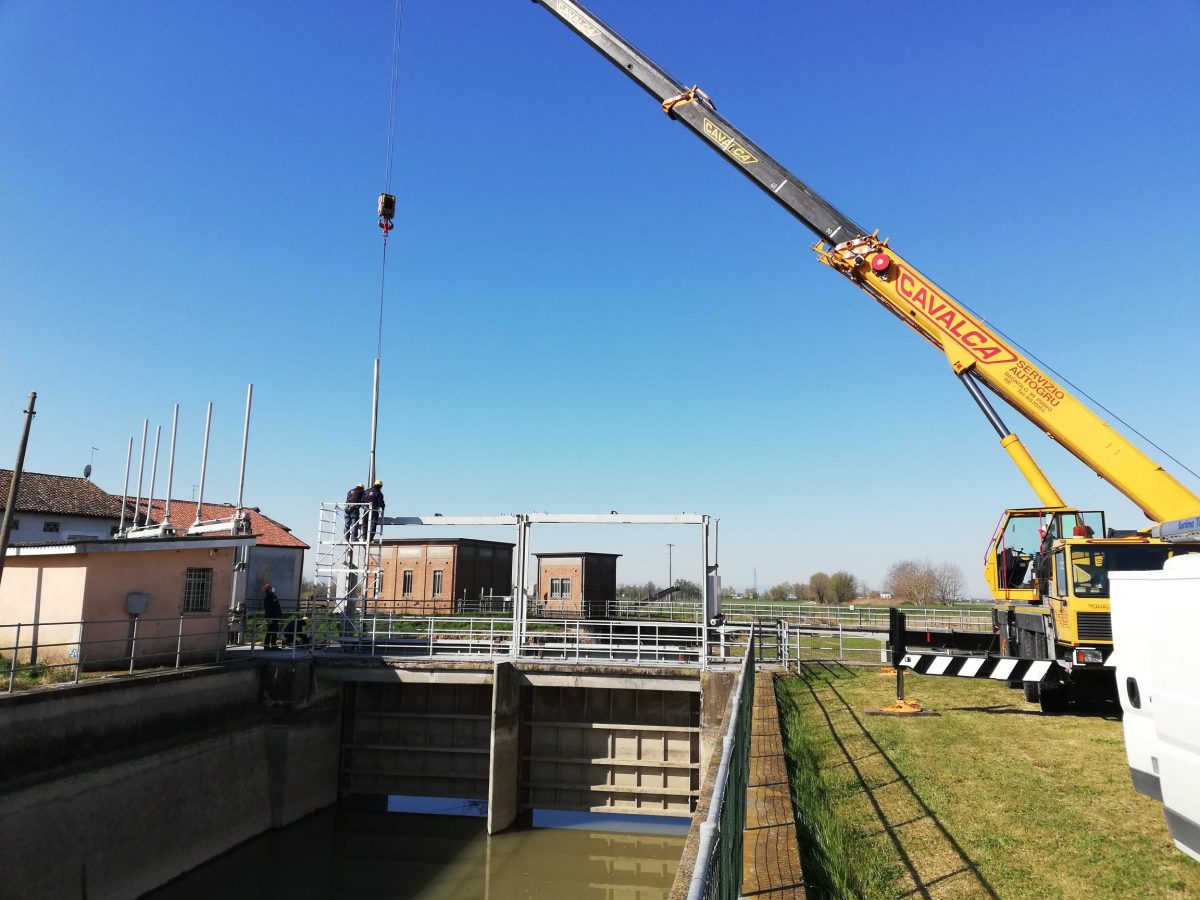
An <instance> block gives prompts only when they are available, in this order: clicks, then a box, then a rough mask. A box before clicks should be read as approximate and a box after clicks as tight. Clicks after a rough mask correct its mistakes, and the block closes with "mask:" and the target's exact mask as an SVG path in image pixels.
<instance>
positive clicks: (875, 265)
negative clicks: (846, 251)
mask: <svg viewBox="0 0 1200 900" xmlns="http://www.w3.org/2000/svg"><path fill="white" fill-rule="evenodd" d="M891 264H892V258H891V257H890V256H888V255H887V254H886V253H876V254H875V255H874V256H872V257H871V268H872V269H874V270H875V271H876V272H879V273H883V272H886V271H887V270H888V267H889V266H891Z"/></svg>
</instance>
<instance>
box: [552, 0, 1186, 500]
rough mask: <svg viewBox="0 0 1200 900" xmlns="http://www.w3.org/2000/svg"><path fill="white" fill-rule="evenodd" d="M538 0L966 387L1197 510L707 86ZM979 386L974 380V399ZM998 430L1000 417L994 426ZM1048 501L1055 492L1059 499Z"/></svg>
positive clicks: (1014, 443) (1125, 485) (1024, 456)
mask: <svg viewBox="0 0 1200 900" xmlns="http://www.w3.org/2000/svg"><path fill="white" fill-rule="evenodd" d="M533 2H534V3H537V4H539V5H540V6H543V7H545V8H546V10H548V11H549V12H550V13H551V14H553V15H554V16H555V17H556V18H557V19H559V20H560V21H561V22H563V23H564V24H565V25H567V27H569V28H570V29H572V30H573V31H574V32H575V33H576V34H578V35H579V36H580V37H581V38H583V39H584V40H585V41H587V42H588V43H589V44H591V45H592V46H593V47H594V48H595V49H596V50H598V51H599V52H600V53H601V54H602V55H604V56H605V57H607V58H608V59H609V60H610V61H611V62H612V63H613V64H614V65H615V66H617V68H619V69H620V70H621V71H623V72H624V73H625V74H626V75H628V76H629V77H630V78H632V79H633V80H634V81H635V82H637V83H638V84H639V85H641V86H642V87H643V88H644V89H645V90H646V91H647V92H648V93H650V94H651V95H652V96H653V97H654V98H655V99H656V100H658V101H659V102H660V103H661V104H662V107H663V110H664V111H665V112H666V113H667V114H668V115H669V116H670V117H671V118H673V119H677V120H679V121H680V122H682V123H683V124H684V125H686V126H687V127H688V129H689V130H691V131H692V132H693V133H694V134H695V135H696V136H697V137H699V138H701V139H702V140H703V141H704V142H705V143H707V144H708V145H709V146H710V147H712V148H713V149H714V150H716V151H717V152H718V153H719V154H720V155H721V156H722V157H724V158H725V159H726V160H727V161H728V162H729V163H730V164H731V165H733V166H734V167H735V168H736V169H737V170H738V171H739V172H741V173H742V174H743V175H745V176H746V177H747V178H749V179H750V180H751V181H753V182H754V183H755V184H757V185H758V186H759V187H760V188H762V190H764V191H765V192H766V193H767V194H768V195H769V196H770V197H771V198H772V199H774V200H775V201H776V202H777V203H779V204H780V205H781V206H783V207H784V208H785V209H786V210H787V211H788V212H790V213H791V214H792V215H793V216H795V217H796V218H797V219H799V220H800V222H801V223H802V224H804V225H805V226H806V227H807V228H809V229H810V230H811V231H812V232H813V233H814V234H816V235H817V237H818V239H819V243H818V244H817V245H816V247H815V249H816V251H817V255H818V258H819V259H820V261H821V262H823V263H824V264H825V265H827V266H829V267H830V268H832V269H834V270H836V271H838V272H840V273H842V274H843V275H845V276H846V277H847V278H849V279H850V280H851V281H852V282H853V283H854V284H856V285H857V286H858V287H860V288H862V290H864V291H866V293H868V294H869V295H870V296H871V297H873V298H874V299H875V300H876V301H877V302H879V303H880V304H881V305H882V306H883V307H884V308H885V309H887V310H888V311H889V312H891V313H892V314H893V315H895V316H896V317H897V318H898V319H900V320H901V321H903V322H904V323H905V324H907V325H908V326H910V327H911V328H912V329H914V330H915V331H916V332H917V333H919V334H920V335H921V336H922V337H924V338H925V339H927V340H928V341H930V342H931V343H933V344H934V345H935V346H937V347H939V348H940V349H941V350H942V351H943V352H944V353H945V354H946V357H947V360H948V362H949V363H950V366H951V368H952V369H953V370H954V372H955V374H957V375H959V376H960V377H961V378H962V379H963V381H964V384H965V385H966V386H967V387H968V390H970V388H971V387H972V383H971V382H970V379H975V380H977V381H979V382H982V383H983V384H986V385H987V386H988V387H989V388H990V389H991V390H992V391H994V392H995V393H996V394H997V395H998V396H1000V397H1001V398H1002V399H1003V400H1004V401H1005V402H1006V403H1008V404H1009V405H1011V406H1012V407H1013V408H1014V409H1015V410H1016V411H1017V412H1019V413H1020V414H1021V415H1023V416H1025V418H1027V419H1029V420H1030V421H1031V422H1033V423H1034V424H1035V425H1037V426H1038V427H1039V428H1040V429H1042V431H1044V432H1045V433H1046V434H1047V435H1049V436H1050V437H1051V438H1053V439H1054V440H1055V441H1057V442H1058V443H1059V444H1061V445H1062V446H1063V447H1065V448H1066V449H1067V450H1069V451H1070V452H1071V453H1072V454H1074V455H1075V456H1076V457H1077V458H1078V459H1079V460H1080V461H1081V462H1082V463H1084V464H1085V465H1086V466H1088V467H1089V468H1091V469H1092V470H1093V471H1094V472H1096V474H1097V475H1099V476H1100V477H1101V478H1103V479H1104V480H1105V481H1107V482H1108V483H1109V484H1111V485H1112V486H1113V487H1115V488H1116V489H1117V490H1118V491H1120V492H1121V493H1122V494H1124V495H1125V496H1126V497H1128V498H1129V499H1130V500H1132V501H1133V502H1134V503H1136V504H1137V505H1138V506H1139V507H1140V508H1141V509H1142V511H1143V512H1144V513H1145V514H1146V516H1147V517H1148V518H1150V519H1151V520H1153V521H1156V522H1164V521H1168V520H1173V519H1180V518H1184V517H1188V516H1195V515H1197V514H1198V513H1200V497H1197V496H1196V495H1195V494H1193V493H1192V492H1191V491H1190V490H1188V489H1187V488H1186V487H1184V486H1183V485H1182V484H1180V483H1179V482H1178V481H1176V480H1175V478H1173V477H1172V476H1171V475H1170V474H1168V473H1167V472H1166V471H1164V470H1163V468H1162V467H1161V466H1160V465H1159V464H1158V463H1156V462H1154V460H1152V459H1150V458H1149V457H1148V456H1146V454H1144V453H1142V451H1141V450H1139V449H1138V448H1137V447H1135V446H1134V445H1133V444H1132V443H1130V442H1129V441H1127V440H1126V439H1125V438H1124V437H1123V436H1122V435H1121V434H1120V433H1119V432H1117V431H1115V430H1114V429H1112V428H1110V427H1109V426H1108V425H1107V424H1106V423H1105V422H1104V421H1103V420H1101V419H1100V417H1099V416H1097V415H1096V414H1095V413H1093V412H1092V411H1091V410H1090V409H1089V408H1088V407H1086V406H1085V405H1084V404H1083V403H1081V402H1080V401H1079V400H1077V399H1076V398H1075V397H1074V396H1072V395H1071V394H1070V393H1069V392H1068V391H1067V390H1066V389H1065V388H1064V387H1062V386H1061V385H1059V384H1058V383H1057V382H1056V381H1055V380H1054V379H1052V378H1051V377H1050V376H1048V375H1047V374H1045V373H1044V372H1042V371H1041V370H1040V369H1039V368H1038V367H1037V366H1035V365H1034V364H1033V363H1032V362H1031V361H1030V360H1029V359H1026V358H1025V357H1024V356H1022V355H1021V354H1020V353H1018V352H1017V351H1016V350H1014V349H1013V348H1012V347H1011V346H1010V345H1009V343H1008V342H1007V341H1006V340H1004V339H1003V338H1002V337H1001V336H1000V335H999V334H997V333H995V332H994V331H993V330H992V329H990V328H988V327H987V325H986V324H985V322H984V321H983V320H982V319H980V318H978V317H976V316H975V315H974V314H973V313H971V312H970V311H969V310H967V309H966V308H965V307H964V306H963V305H961V304H960V303H958V302H957V301H956V300H954V298H953V297H951V296H950V295H949V294H948V293H947V292H946V291H944V290H942V289H941V288H939V287H938V286H937V285H936V284H935V283H934V282H933V281H932V280H931V279H929V278H927V277H925V276H924V275H922V274H921V273H920V272H919V271H918V270H917V269H916V267H914V266H913V265H912V264H911V263H909V262H907V261H906V260H904V259H903V258H901V257H900V256H899V254H897V253H896V252H895V251H894V250H893V249H892V248H891V247H889V246H888V241H887V240H880V239H879V238H878V236H877V233H867V232H866V231H865V230H864V229H863V228H861V227H860V226H858V225H856V224H855V223H854V222H853V221H852V220H851V219H849V218H848V217H847V216H846V215H844V214H843V213H842V212H840V211H839V210H838V209H837V208H835V207H834V206H832V205H831V204H830V203H829V202H828V201H826V200H825V199H824V198H823V197H821V196H820V195H819V194H817V193H816V192H815V191H813V190H812V189H811V188H810V187H808V185H806V184H805V183H804V182H802V181H801V180H800V179H798V178H796V176H794V175H793V174H792V173H791V172H789V171H788V170H787V169H785V168H784V167H783V166H781V165H780V164H779V163H778V162H776V161H775V160H774V159H773V158H772V157H771V156H770V155H768V154H767V153H766V152H764V151H763V150H762V148H760V147H759V146H758V145H756V144H755V143H754V142H753V141H751V140H750V139H749V138H747V137H746V136H745V135H744V134H742V133H741V132H740V131H739V130H738V129H737V128H735V127H734V126H733V125H732V124H730V123H729V122H728V121H726V119H725V118H724V117H723V116H721V115H720V114H719V113H718V112H717V111H716V107H715V106H714V104H713V103H712V101H711V100H710V99H709V98H708V96H707V95H706V94H705V93H704V92H703V91H701V90H699V89H698V88H695V87H693V88H690V89H689V88H685V87H684V86H683V84H682V83H680V82H679V81H676V80H675V79H674V78H672V77H671V76H670V75H668V74H667V73H666V72H664V71H663V70H662V69H660V68H659V67H658V66H657V65H656V64H655V63H654V61H653V60H651V59H650V58H649V57H647V56H646V55H645V54H643V53H641V52H640V51H639V50H638V49H637V48H635V47H634V46H633V45H632V44H630V43H629V42H628V41H626V40H625V39H624V38H622V37H621V36H620V35H619V34H618V33H617V32H615V31H614V30H613V29H612V28H610V27H609V26H608V25H606V24H605V23H604V22H603V21H601V20H600V19H598V18H596V16H594V15H593V14H592V13H591V12H589V11H588V10H587V8H586V7H584V6H583V5H582V4H579V3H576V2H574V0H533ZM981 396H982V395H980V394H978V393H977V392H976V391H972V397H974V398H975V400H976V402H977V403H979V402H980V397H981ZM980 405H981V408H983V409H984V412H985V414H987V415H988V418H989V421H991V422H992V424H993V426H997V423H998V422H999V417H998V416H996V415H995V412H994V411H990V413H989V409H990V407H987V406H986V400H984V401H983V403H981V404H980ZM1001 426H1002V423H1001ZM997 430H998V431H1001V430H1007V429H1002V427H1000V426H997ZM1001 446H1003V447H1004V449H1005V451H1006V452H1008V453H1009V455H1010V456H1012V458H1013V460H1014V462H1015V463H1016V464H1017V466H1018V468H1019V469H1020V470H1021V472H1022V474H1023V475H1025V477H1026V478H1027V479H1028V480H1029V481H1030V484H1031V485H1032V486H1033V488H1034V490H1035V492H1037V493H1038V496H1039V498H1041V499H1042V501H1043V503H1046V501H1047V499H1050V498H1052V497H1056V496H1057V495H1054V494H1053V488H1050V487H1049V483H1048V482H1047V481H1046V479H1045V476H1044V475H1042V473H1041V472H1040V471H1039V470H1038V469H1037V466H1036V464H1035V463H1034V462H1033V460H1032V458H1030V457H1029V454H1028V452H1027V451H1026V450H1025V448H1024V447H1023V446H1022V445H1021V444H1020V442H1019V441H1018V440H1017V438H1016V437H1015V435H1012V434H1011V433H1010V434H1007V435H1006V434H1003V433H1002V434H1001ZM1047 489H1048V490H1049V493H1048V492H1047ZM1046 505H1062V504H1061V501H1060V502H1059V503H1058V504H1050V503H1047V504H1046Z"/></svg>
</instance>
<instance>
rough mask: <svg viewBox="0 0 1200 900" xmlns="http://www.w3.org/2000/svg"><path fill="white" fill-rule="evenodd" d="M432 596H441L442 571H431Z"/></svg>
mask: <svg viewBox="0 0 1200 900" xmlns="http://www.w3.org/2000/svg"><path fill="white" fill-rule="evenodd" d="M433 596H435V597H440V596H442V570H441V569H434V571H433Z"/></svg>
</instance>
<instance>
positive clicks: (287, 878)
mask: <svg viewBox="0 0 1200 900" xmlns="http://www.w3.org/2000/svg"><path fill="white" fill-rule="evenodd" d="M566 818H567V817H563V816H561V815H555V814H553V813H539V814H537V815H536V816H535V817H534V818H533V823H534V824H539V825H540V824H541V823H542V822H562V821H564V820H565V819H566ZM585 818H587V817H585ZM655 822H661V820H655ZM638 827H643V828H650V829H652V830H657V831H659V832H660V833H633V832H624V831H609V830H597V829H598V828H605V829H608V828H630V829H633V828H638ZM685 828H686V822H684V823H680V824H672V825H669V826H666V829H667V830H668V831H669V832H670V833H661V832H662V831H663V830H664V829H663V826H661V825H655V824H653V823H651V822H646V823H641V822H639V821H638V820H637V819H636V818H635V817H621V818H620V819H619V820H615V821H614V820H611V819H610V820H605V819H602V817H599V816H595V817H590V818H587V821H586V824H582V823H581V824H576V825H574V826H573V827H568V828H563V827H533V826H532V825H531V824H529V823H528V822H527V823H526V824H525V825H524V826H520V827H514V828H512V829H510V830H508V831H506V832H504V833H503V834H498V835H494V836H492V837H491V838H488V836H487V833H486V829H485V827H484V821H483V820H482V819H480V818H478V817H458V816H446V815H416V814H409V813H405V814H396V813H391V814H389V813H382V812H359V811H354V810H348V809H343V808H338V807H331V808H329V809H327V810H324V811H322V812H319V813H317V814H315V815H313V816H310V817H309V818H307V819H304V820H303V821H301V822H297V823H296V824H294V825H292V826H290V827H288V828H284V829H280V830H277V831H273V832H269V833H267V834H265V835H262V836H261V837H258V838H255V839H254V840H252V841H249V842H248V843H246V844H243V845H242V846H240V847H238V848H236V849H234V850H232V851H230V852H229V853H226V854H225V855H223V856H221V857H219V858H217V859H215V860H213V861H212V862H210V863H208V864H206V865H204V866H201V867H200V868H199V869H196V870H194V871H192V872H189V873H188V874H186V875H184V876H183V877H181V878H179V879H177V880H175V881H173V882H171V883H170V884H168V885H166V886H165V887H163V888H160V889H159V890H157V891H153V892H151V893H149V894H146V895H145V897H144V898H143V900H201V898H203V900H212V898H222V900H224V898H242V897H245V898H262V900H275V898H278V900H284V898H287V900H295V898H297V897H320V898H322V900H341V898H344V900H360V898H371V900H382V898H401V897H403V898H419V900H442V898H446V900H449V898H454V900H474V898H481V900H508V898H536V900H564V898H565V900H592V898H596V900H599V898H613V900H658V898H665V897H666V896H667V894H668V893H669V891H670V888H671V882H672V880H673V879H674V877H675V870H676V868H677V867H678V865H679V859H680V856H681V855H682V853H683V841H684V835H683V831H684V829H685Z"/></svg>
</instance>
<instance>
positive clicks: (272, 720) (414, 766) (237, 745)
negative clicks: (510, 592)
mask: <svg viewBox="0 0 1200 900" xmlns="http://www.w3.org/2000/svg"><path fill="white" fill-rule="evenodd" d="M732 681H733V674H732V673H706V674H705V675H704V677H703V679H702V678H701V673H700V672H698V671H697V670H695V669H686V668H679V669H666V668H657V669H653V670H647V669H646V668H627V667H619V666H618V667H613V666H586V665H557V666H555V665H552V664H543V663H539V664H522V663H510V662H503V663H498V664H493V663H484V662H478V663H453V662H451V663H433V662H429V663H408V662H406V663H404V664H403V665H401V664H399V663H393V664H389V663H387V662H385V661H382V660H378V659H376V660H370V661H353V662H352V661H342V660H332V661H329V660H319V661H314V660H309V659H301V660H294V661H293V660H283V661H280V662H274V661H271V662H267V661H262V660H251V661H245V662H238V663H231V664H228V665H223V666H210V667H198V668H194V669H189V670H181V671H176V672H169V673H165V674H159V675H150V674H147V675H138V676H133V677H130V678H121V679H105V680H103V681H95V682H91V683H87V682H85V683H83V684H80V685H67V686H62V687H54V688H45V689H42V690H37V691H30V692H26V693H20V694H12V695H8V696H0V820H2V821H4V822H5V823H6V825H7V826H8V827H7V828H6V837H5V840H4V841H0V879H2V881H0V883H2V884H3V890H0V894H3V896H14V897H21V898H22V900H41V898H47V900H50V898H53V900H59V898H76V897H79V898H83V897H86V898H89V900H110V898H111V900H116V898H134V897H137V896H139V895H140V894H142V893H144V892H146V891H149V890H151V889H152V888H154V887H156V886H158V885H161V884H163V883H164V882H166V881H168V880H170V879H171V878H173V877H175V876H177V875H179V874H181V873H182V872H184V871H187V870H188V869H191V868H193V867H195V866H197V865H199V864H201V863H203V862H206V861H207V860H209V859H211V858H212V857H214V856H216V855H218V854H220V853H222V852H224V851H225V850H228V849H230V848H231V847H233V846H236V845H237V844H239V843H241V842H242V841H245V840H247V839H249V838H251V837H253V836H255V835H257V834H260V833H262V832H264V831H266V830H268V829H270V828H274V827H279V826H283V825H287V824H290V823H292V822H294V821H296V820H297V819H300V818H302V817H304V816H306V815H308V814H309V813H312V812H314V811H316V810H318V809H321V808H324V807H326V806H329V805H330V804H332V803H334V802H336V801H337V800H338V799H339V797H348V796H351V795H355V796H368V797H375V798H382V797H384V796H386V795H390V794H406V795H416V796H435V797H456V798H462V799H465V800H469V801H479V802H487V803H488V812H489V815H488V830H489V832H490V833H496V832H498V831H501V830H503V829H505V828H507V827H508V826H509V825H511V824H512V823H513V821H514V820H515V819H516V817H517V816H518V815H520V814H521V813H522V812H523V811H525V810H528V809H534V808H538V809H545V808H557V809H566V810H577V811H610V812H621V813H631V814H651V815H668V816H678V817H685V818H686V817H690V816H691V815H692V813H693V811H694V810H695V809H696V806H697V803H698V802H699V800H700V797H701V794H702V792H703V789H704V787H703V785H702V784H701V773H702V771H703V767H704V765H705V764H706V763H708V762H710V760H711V759H712V754H713V748H714V747H715V746H719V744H720V740H721V734H720V731H719V723H720V722H721V721H722V720H723V719H724V717H725V716H724V714H725V707H726V705H727V702H726V701H727V696H728V692H729V684H731V683H732ZM710 768H711V766H710Z"/></svg>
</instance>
